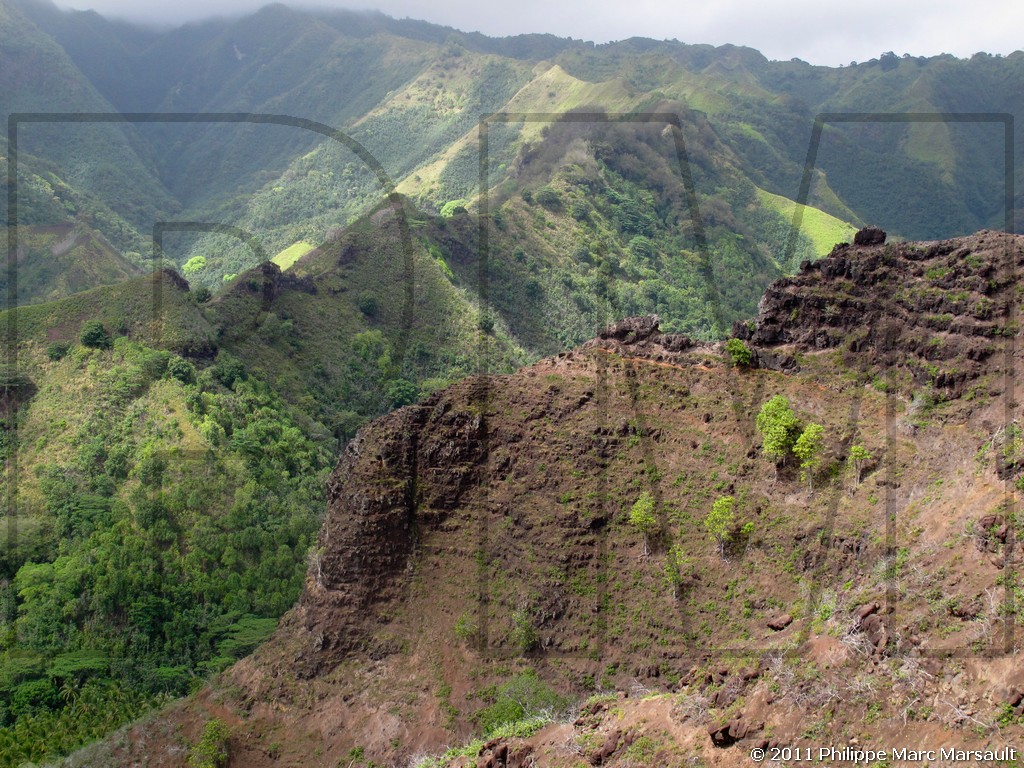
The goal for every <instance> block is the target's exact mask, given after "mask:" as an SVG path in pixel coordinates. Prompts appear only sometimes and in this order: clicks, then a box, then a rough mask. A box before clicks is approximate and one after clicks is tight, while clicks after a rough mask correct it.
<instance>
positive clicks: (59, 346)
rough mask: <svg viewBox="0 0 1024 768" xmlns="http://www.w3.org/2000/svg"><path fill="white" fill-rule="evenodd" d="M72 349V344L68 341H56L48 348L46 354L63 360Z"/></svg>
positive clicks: (54, 358) (52, 358)
mask: <svg viewBox="0 0 1024 768" xmlns="http://www.w3.org/2000/svg"><path fill="white" fill-rule="evenodd" d="M70 351H71V345H70V344H68V343H67V342H66V341H55V342H53V344H51V345H50V346H48V347H47V348H46V356H47V357H48V358H50V359H51V360H53V361H55V362H56V361H57V360H63V359H64V358H65V357H66V356H67V354H68V352H70Z"/></svg>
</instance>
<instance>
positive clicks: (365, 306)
mask: <svg viewBox="0 0 1024 768" xmlns="http://www.w3.org/2000/svg"><path fill="white" fill-rule="evenodd" d="M356 306H357V307H359V311H360V312H362V313H363V314H364V315H365V316H366V317H376V316H377V312H379V311H380V300H379V299H378V298H377V294H375V293H373V292H372V291H363V292H362V293H360V294H359V298H358V299H357V301H356Z"/></svg>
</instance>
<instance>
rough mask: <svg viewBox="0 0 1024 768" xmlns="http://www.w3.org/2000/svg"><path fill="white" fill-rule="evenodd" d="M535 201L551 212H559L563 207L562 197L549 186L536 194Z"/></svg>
mask: <svg viewBox="0 0 1024 768" xmlns="http://www.w3.org/2000/svg"><path fill="white" fill-rule="evenodd" d="M533 199H534V200H536V201H537V202H538V203H540V204H541V205H542V206H544V207H545V208H547V209H548V210H549V211H557V210H560V209H561V207H562V196H561V195H560V194H558V192H556V191H555V190H554V189H552V188H551V187H548V186H544V187H541V188H540V189H538V190H537V192H536V194H534V196H533Z"/></svg>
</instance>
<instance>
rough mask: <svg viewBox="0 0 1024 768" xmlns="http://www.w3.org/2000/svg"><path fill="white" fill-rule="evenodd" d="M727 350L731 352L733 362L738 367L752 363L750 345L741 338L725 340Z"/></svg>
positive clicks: (730, 356)
mask: <svg viewBox="0 0 1024 768" xmlns="http://www.w3.org/2000/svg"><path fill="white" fill-rule="evenodd" d="M725 351H726V352H728V353H729V358H730V359H731V360H732V364H733V365H734V366H736V367H737V368H740V367H746V366H748V365H750V359H751V352H750V347H748V346H747V345H746V344H744V343H743V341H742V340H741V339H729V340H728V341H727V342H725Z"/></svg>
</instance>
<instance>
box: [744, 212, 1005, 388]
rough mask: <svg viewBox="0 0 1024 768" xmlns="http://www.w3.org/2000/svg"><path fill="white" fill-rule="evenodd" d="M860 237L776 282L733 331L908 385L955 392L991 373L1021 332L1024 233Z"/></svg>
mask: <svg viewBox="0 0 1024 768" xmlns="http://www.w3.org/2000/svg"><path fill="white" fill-rule="evenodd" d="M862 239H864V240H865V241H867V244H864V245H857V244H854V245H850V244H843V245H837V246H836V247H835V249H833V251H832V253H830V254H829V255H828V256H827V257H826V258H824V259H822V260H821V261H818V262H815V263H808V262H805V263H804V264H803V265H801V269H800V274H798V275H796V276H794V277H792V278H787V279H783V280H778V281H776V282H775V283H773V284H772V285H771V286H770V287H769V288H768V290H767V291H766V292H765V295H764V297H763V298H762V300H761V303H760V306H759V310H758V316H757V320H756V323H755V324H754V325H753V326H750V325H747V324H742V323H741V324H737V326H736V327H735V328H734V333H735V335H737V336H739V337H740V338H743V339H747V340H749V341H750V342H751V343H752V344H753V345H754V346H760V347H777V346H780V345H793V346H795V347H796V348H798V349H800V350H804V351H820V350H828V349H832V350H838V351H840V352H841V353H842V355H843V362H844V364H845V365H847V366H849V367H851V368H856V369H861V370H866V371H870V372H871V373H873V374H881V375H883V376H885V377H886V378H887V379H889V380H890V381H891V382H892V383H893V384H894V385H895V386H897V387H899V388H901V389H903V390H904V391H907V390H910V389H912V388H913V387H919V386H922V385H925V384H931V385H933V386H934V387H935V388H936V389H938V390H941V391H942V392H943V393H944V395H945V396H953V397H956V396H959V395H961V394H963V392H964V391H965V388H966V387H968V386H969V385H970V383H971V382H972V381H974V380H975V379H977V378H978V377H979V376H980V375H982V374H983V373H986V372H991V371H990V366H989V360H990V358H992V357H993V355H997V354H998V353H999V352H1000V351H1005V350H1006V349H1007V348H1008V341H1007V340H1008V339H1010V338H1011V337H1013V336H1015V334H1016V325H1015V319H1016V314H1015V313H1014V308H1015V307H1018V306H1019V304H1020V295H1019V293H1018V292H1017V285H1018V282H1017V281H1018V276H1019V273H1020V270H1021V268H1022V265H1024V249H1022V238H1020V237H1018V236H1009V235H1005V234H1002V233H999V232H979V233H978V234H976V235H974V236H972V237H965V238H958V239H955V240H944V241H940V242H932V243H895V244H884V243H881V242H878V239H879V238H862ZM1012 313H1014V314H1012Z"/></svg>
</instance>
